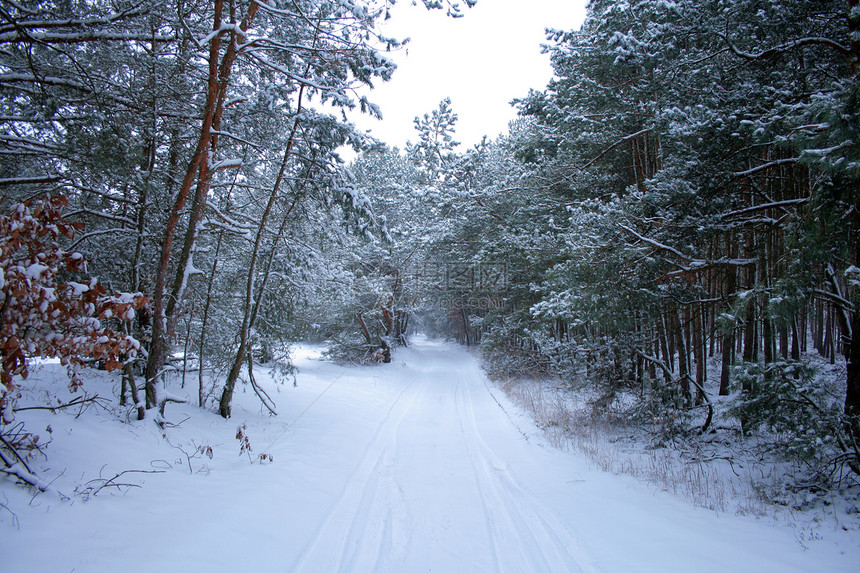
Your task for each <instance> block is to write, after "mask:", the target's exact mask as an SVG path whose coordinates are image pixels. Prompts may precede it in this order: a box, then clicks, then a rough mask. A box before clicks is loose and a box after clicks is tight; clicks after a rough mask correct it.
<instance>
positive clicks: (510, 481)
mask: <svg viewBox="0 0 860 573" xmlns="http://www.w3.org/2000/svg"><path fill="white" fill-rule="evenodd" d="M473 370H474V371H473ZM460 374H461V376H460V380H461V381H462V380H464V379H465V380H473V379H474V380H479V379H481V378H482V377H483V374H482V373H481V372H480V371H479V370H477V369H472V368H468V369H466V371H465V372H463V371H461V372H460ZM463 374H465V376H464V375H463ZM458 386H465V388H464V389H463V391H462V392H460V394H462V395H465V400H463V399H458V401H457V406H458V410H459V413H460V416H461V423H463V424H465V426H466V427H467V429H466V430H464V432H465V433H466V434H467V436H468V437H467V439H466V442H467V444H470V448H471V455H470V458H471V463H472V466H473V468H474V467H475V466H478V468H479V470H480V473H481V475H483V477H484V482H483V485H482V486H481V489H482V490H484V491H487V490H488V491H489V495H490V496H491V500H492V503H490V507H491V508H493V509H492V512H491V513H492V515H491V518H490V523H491V525H495V526H501V527H500V528H496V529H494V530H493V532H492V535H493V536H494V537H499V536H501V537H502V539H498V540H494V546H496V547H499V546H501V547H505V548H506V549H508V550H510V549H513V551H512V552H508V553H506V554H505V555H503V558H504V559H503V561H502V563H501V565H502V566H501V567H500V570H501V571H511V572H519V571H547V572H557V571H569V572H575V571H581V572H584V573H591V572H594V571H597V569H596V567H595V566H594V565H593V564H592V559H591V558H590V557H589V556H588V555H587V553H586V552H585V550H584V549H583V548H582V546H581V543H580V542H579V540H578V539H576V537H575V536H573V535H572V534H571V533H570V532H569V531H568V530H567V528H566V527H565V526H564V524H563V523H562V522H561V521H560V520H558V519H557V518H556V517H555V516H554V514H553V513H552V512H550V511H548V510H547V509H546V508H545V507H543V506H542V504H540V502H539V501H538V500H537V499H536V498H535V497H534V496H533V495H531V494H529V493H527V492H526V490H525V489H524V488H523V487H522V486H520V484H518V483H517V482H516V480H515V479H514V478H513V476H512V475H511V472H510V471H509V470H508V466H507V464H505V463H504V462H502V461H501V460H500V459H499V458H498V456H496V454H495V452H493V450H492V448H491V447H490V446H489V445H488V444H487V443H486V441H485V440H484V438H483V436H482V435H481V432H480V430H479V429H478V424H477V418H476V414H475V406H474V402H473V398H472V394H473V392H480V393H482V394H483V392H487V393H489V389H488V388H486V387H485V386H484V387H479V386H477V385H475V384H471V383H469V382H468V381H467V382H465V383H461V384H459V385H458ZM469 438H471V439H469Z"/></svg>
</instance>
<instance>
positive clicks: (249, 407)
mask: <svg viewBox="0 0 860 573" xmlns="http://www.w3.org/2000/svg"><path fill="white" fill-rule="evenodd" d="M297 364H298V366H299V368H300V373H299V375H298V386H297V387H296V388H293V387H291V386H290V385H288V384H278V383H276V382H275V381H274V380H272V379H270V378H267V377H264V376H263V375H260V376H258V381H259V382H260V383H261V384H263V385H264V387H265V388H266V389H267V391H269V392H271V393H272V395H273V396H275V397H276V401H277V402H278V403H279V411H280V415H279V416H278V417H277V418H272V417H269V416H263V415H262V414H261V413H260V411H259V404H258V403H256V402H255V401H256V398H255V397H254V396H253V394H252V393H250V392H247V393H242V392H241V390H240V391H239V393H238V394H237V402H236V408H235V409H234V413H233V420H232V421H233V422H235V423H236V424H239V425H241V424H245V425H246V426H245V430H244V431H245V433H246V434H247V436H248V437H249V439H250V441H251V444H252V446H253V448H254V456H255V462H254V463H249V458H248V457H247V456H237V455H236V453H237V450H238V446H237V445H236V442H235V440H233V436H232V433H234V432H235V430H234V428H235V425H234V424H229V423H228V424H225V423H224V421H223V420H221V419H220V418H218V417H217V416H216V415H215V414H210V413H203V412H201V411H200V410H198V409H195V408H194V407H192V406H185V405H182V406H176V407H174V408H173V409H171V410H168V415H169V416H170V417H171V418H172V419H176V420H177V421H178V420H182V419H183V418H186V416H188V417H189V418H188V419H187V420H185V421H184V422H183V423H181V424H180V425H179V426H178V427H175V428H170V429H168V430H167V432H166V433H167V439H169V440H170V444H172V445H173V447H169V446H168V447H165V438H163V437H162V436H161V435H160V434H158V435H156V433H155V426H154V424H152V422H145V423H142V424H141V425H137V426H134V425H131V426H130V425H129V424H128V423H121V422H119V421H117V420H105V419H94V418H90V419H88V417H87V416H86V415H85V416H82V417H81V418H80V419H79V420H77V421H75V422H72V421H71V420H72V419H73V416H72V415H71V414H70V415H69V416H68V418H69V425H68V427H67V428H63V429H62V430H61V429H60V428H61V427H62V426H63V424H64V422H63V420H64V419H63V418H61V417H60V416H53V415H51V414H49V413H45V414H44V415H45V420H41V419H35V420H31V421H30V422H29V423H31V424H41V423H43V422H46V421H47V422H49V423H52V424H53V425H54V435H55V439H54V443H52V444H51V447H50V448H49V450H48V451H49V454H50V455H49V462H48V464H47V465H49V466H50V467H51V468H53V471H55V472H56V471H60V470H62V469H64V470H65V471H64V473H63V477H61V478H58V479H57V481H56V483H55V486H54V487H56V489H57V490H60V491H64V493H66V494H67V495H68V494H71V493H72V492H71V491H70V490H71V489H72V488H73V487H74V486H73V485H72V483H76V484H81V483H88V480H89V479H91V478H94V477H96V476H94V475H93V472H95V473H97V474H99V475H101V476H105V477H110V476H112V475H114V473H118V472H120V471H123V470H126V469H130V468H141V469H143V468H146V469H151V468H157V469H165V470H166V471H165V473H159V474H152V475H149V474H125V475H124V476H122V477H121V478H120V479H118V480H116V481H117V482H122V483H135V484H140V485H142V487H140V488H130V489H121V488H118V491H116V492H113V491H112V492H109V493H105V492H101V493H99V495H96V496H93V497H90V499H89V501H87V502H86V503H84V502H83V501H82V499H81V498H82V497H85V496H81V495H76V496H72V497H73V499H72V501H71V502H69V501H65V502H58V501H56V499H55V498H53V497H52V496H51V493H50V492H49V493H46V494H42V495H41V496H39V497H37V498H36V499H35V500H34V502H33V505H32V506H27V503H28V502H27V500H28V499H29V495H27V494H23V493H21V492H22V491H23V489H22V488H20V487H17V486H15V487H6V486H5V485H4V492H5V493H6V495H7V496H9V499H8V500H7V505H9V506H10V507H11V508H12V509H14V510H16V511H17V513H18V518H19V522H20V523H19V527H18V529H15V528H14V527H8V526H6V527H5V531H4V533H3V536H2V537H0V545H2V553H3V561H4V566H3V570H8V571H17V572H27V571H77V572H84V571H120V570H121V571H189V572H190V571H207V572H214V571H231V572H235V571H255V572H267V571H277V572H290V573H293V572H295V573H317V572H318V573H330V572H331V573H334V572H339V571H344V572H347V571H354V572H377V571H378V572H383V571H388V572H398V573H405V572H423V571H434V572H467V571H469V572H496V571H506V572H517V573H520V572H532V571H535V572H537V571H545V572H563V571H571V572H576V571H617V572H625V573H627V572H633V571H655V572H657V571H659V572H666V571H703V572H708V571H755V572H767V571H774V572H777V571H778V572H780V573H785V572H789V571H851V570H856V569H855V567H856V563H857V558H858V549H857V547H856V546H849V545H847V544H846V543H845V540H846V538H845V537H844V536H841V537H840V536H837V535H835V532H834V530H835V529H836V528H837V527H836V525H835V524H825V525H823V526H821V528H820V530H819V533H817V534H816V535H815V536H812V537H816V539H812V540H810V539H803V537H804V536H806V535H807V532H806V531H804V530H802V529H793V528H790V527H786V526H784V525H780V526H775V525H774V523H772V521H771V520H770V519H767V518H765V519H761V520H754V519H752V518H745V517H736V516H733V515H725V514H722V515H719V514H716V513H714V512H711V511H707V510H703V509H697V508H692V507H690V506H689V505H688V504H686V503H684V502H682V501H680V500H678V499H676V498H673V497H672V496H670V495H668V494H666V493H664V492H660V491H655V488H654V487H652V486H648V485H645V484H642V483H640V482H637V481H635V480H633V479H632V478H627V477H624V476H615V475H612V474H606V473H603V472H601V471H598V470H596V469H593V468H591V467H589V465H588V463H587V462H586V461H584V460H583V459H582V458H580V457H579V456H578V455H577V454H575V453H570V452H562V451H559V450H556V449H554V448H551V447H549V446H548V445H546V444H545V443H543V441H542V440H541V438H540V434H539V430H538V429H537V428H536V427H534V425H533V424H532V423H531V422H530V420H529V419H528V418H527V417H526V416H525V415H524V414H523V413H522V412H520V411H519V410H518V409H517V408H516V407H515V406H513V405H512V404H511V403H510V402H509V401H508V400H507V399H506V397H505V396H504V395H503V394H502V393H501V391H500V390H499V389H498V388H497V387H495V386H494V385H493V384H492V383H491V382H489V381H488V380H487V379H486V377H485V376H484V374H483V373H482V371H481V370H480V367H479V364H478V362H477V360H476V359H475V357H474V356H473V355H472V354H470V353H469V352H467V351H466V350H464V349H463V348H461V347H458V346H455V345H451V344H446V343H439V342H432V341H428V340H426V339H420V338H419V339H417V340H416V341H415V343H414V344H413V345H412V347H411V348H408V349H401V350H398V352H397V353H396V354H395V360H394V362H393V363H392V364H390V365H383V366H379V367H364V368H344V367H340V366H337V365H335V364H332V363H330V362H326V361H322V360H317V359H315V358H314V357H313V356H310V353H306V354H305V355H304V356H299V357H298V359H297ZM36 375H37V376H40V375H41V376H43V377H44V375H45V371H42V372H41V373H37V374H36ZM96 383H97V381H94V382H91V384H90V385H91V386H92V387H95V385H96ZM34 415H41V414H39V413H38V412H36V413H35V414H34ZM225 426H227V428H226V432H225ZM130 427H131V431H129V428H130ZM207 441H208V442H207ZM207 443H208V444H209V445H211V446H213V448H214V451H215V455H214V457H213V458H212V459H211V460H209V459H207V458H206V457H204V456H199V455H198V456H192V457H191V459H190V460H189V459H188V458H186V457H185V455H184V454H183V453H180V448H181V449H182V450H184V451H185V452H186V453H192V452H193V451H194V448H193V447H192V446H196V445H201V444H207ZM165 451H168V452H175V455H174V454H165ZM260 453H267V454H271V455H272V456H273V457H274V462H271V463H263V464H261V463H258V462H257V461H256V456H258V455H259V454H260ZM168 456H169V457H168ZM107 460H110V465H108V466H104V464H105V462H106V461H107ZM189 461H190V467H189V465H188V462H189ZM189 469H190V470H191V471H189ZM42 472H43V475H46V476H48V477H50V470H46V469H44V468H43V469H42ZM66 479H69V480H74V482H72V481H69V482H68V483H66V482H65V481H64V480H66ZM93 483H100V482H93ZM7 485H8V484H7ZM77 487H78V488H79V489H80V485H78V486H77ZM114 495H115V497H113V496H114ZM6 517H8V516H6ZM4 519H6V518H4ZM7 521H8V519H7ZM828 531H830V532H831V533H834V535H833V536H832V537H831V536H828V535H827V532H828ZM822 532H823V534H824V535H823V537H822V535H821V533H822ZM817 537H822V538H820V539H819V538H817ZM799 540H800V541H803V542H804V543H803V544H801V543H800V541H799ZM803 545H805V547H806V548H804V546H803Z"/></svg>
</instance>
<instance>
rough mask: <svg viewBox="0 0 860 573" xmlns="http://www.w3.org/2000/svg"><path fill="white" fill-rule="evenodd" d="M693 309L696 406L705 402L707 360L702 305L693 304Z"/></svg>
mask: <svg viewBox="0 0 860 573" xmlns="http://www.w3.org/2000/svg"><path fill="white" fill-rule="evenodd" d="M694 305H695V306H694V308H693V329H692V330H693V344H694V345H695V346H693V354H694V356H695V357H696V405H699V404H702V403H704V401H705V379H706V378H707V368H708V364H707V360H706V359H705V333H704V329H703V326H702V305H701V303H694Z"/></svg>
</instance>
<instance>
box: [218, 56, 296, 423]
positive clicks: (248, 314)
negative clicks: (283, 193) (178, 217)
mask: <svg viewBox="0 0 860 573" xmlns="http://www.w3.org/2000/svg"><path fill="white" fill-rule="evenodd" d="M308 71H309V70H305V75H307V72H308ZM304 91H305V85H304V84H302V86H301V87H300V88H299V93H298V102H297V104H296V117H295V119H294V120H293V126H292V129H291V131H290V136H289V138H288V139H287V146H286V149H285V150H284V157H283V159H282V160H281V167H280V169H279V171H278V176H277V178H276V179H275V183H274V185H273V186H272V192H271V193H270V194H269V201H268V202H267V203H266V208H265V209H264V210H263V214H262V216H261V217H260V224H259V226H258V227H257V235H256V237H255V238H254V247H253V249H252V251H251V260H250V261H249V263H248V280H247V283H246V287H245V301H244V305H243V309H244V314H243V316H242V325H241V326H240V330H239V345H238V348H237V349H236V356H235V358H234V360H233V365H232V367H231V368H230V372H229V373H228V374H227V380H226V381H225V382H224V390H223V391H222V392H221V400H220V402H219V405H218V412H219V413H220V414H221V416H223V417H224V418H229V417H230V413H231V407H230V405H231V403H232V402H233V390H234V389H235V387H236V380H237V379H238V378H239V373H240V372H241V370H242V364H243V363H244V361H245V353H246V352H247V350H248V338H249V333H250V329H251V326H252V313H253V310H254V304H253V302H254V279H255V274H256V267H257V260H258V258H259V254H260V247H261V245H262V242H263V235H264V234H265V229H266V223H267V222H268V219H269V216H270V215H271V213H272V209H273V208H274V206H275V201H276V200H277V198H278V195H279V194H280V189H281V185H282V184H283V181H284V179H285V178H286V173H287V167H288V166H289V163H290V159H291V158H292V151H293V143H294V142H295V139H296V132H297V131H298V129H299V121H300V116H301V112H302V98H303V97H304ZM293 205H295V203H293ZM291 209H292V208H291ZM261 296H262V294H261Z"/></svg>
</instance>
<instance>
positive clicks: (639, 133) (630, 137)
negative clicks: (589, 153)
mask: <svg viewBox="0 0 860 573" xmlns="http://www.w3.org/2000/svg"><path fill="white" fill-rule="evenodd" d="M651 131H652V130H651V128H648V129H643V130H640V131H637V132H636V133H631V134H630V135H625V136H624V137H622V138H621V139H619V140H618V141H616V142H615V143H613V144H612V145H610V146H609V147H607V148H606V149H604V150H603V151H601V152H600V153H599V154H598V156H597V157H595V158H594V159H592V160H591V161H589V162H588V163H586V164H585V165H584V166H583V169H588V168H589V167H591V166H592V165H594V164H595V163H597V162H598V161H600V159H601V158H602V157H603V156H604V155H606V154H607V153H609V152H610V151H612V150H613V149H615V148H616V147H618V146H620V145H624V144H625V143H627V142H628V141H630V140H633V139H636V138H637V137H640V136H642V135H645V134H647V133H651Z"/></svg>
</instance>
